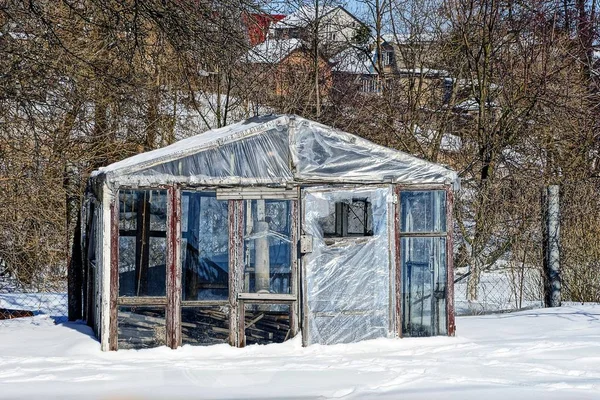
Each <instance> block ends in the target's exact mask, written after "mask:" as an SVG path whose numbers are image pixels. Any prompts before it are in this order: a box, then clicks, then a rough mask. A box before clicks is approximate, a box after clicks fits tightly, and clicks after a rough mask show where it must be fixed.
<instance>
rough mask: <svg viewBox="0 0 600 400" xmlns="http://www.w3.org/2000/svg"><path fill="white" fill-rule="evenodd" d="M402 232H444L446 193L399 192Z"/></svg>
mask: <svg viewBox="0 0 600 400" xmlns="http://www.w3.org/2000/svg"><path fill="white" fill-rule="evenodd" d="M400 200H401V211H402V232H445V231H446V192H445V191H443V190H427V191H403V192H400Z"/></svg>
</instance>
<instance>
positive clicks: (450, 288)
mask: <svg viewBox="0 0 600 400" xmlns="http://www.w3.org/2000/svg"><path fill="white" fill-rule="evenodd" d="M453 208H454V194H453V192H452V187H451V186H448V188H447V189H446V233H447V236H446V270H447V273H448V275H447V276H448V277H447V279H446V320H447V324H448V336H454V334H455V333H456V321H455V317H454V239H453V232H454V220H453V218H452V209H453Z"/></svg>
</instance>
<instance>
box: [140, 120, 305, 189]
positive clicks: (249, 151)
mask: <svg viewBox="0 0 600 400" xmlns="http://www.w3.org/2000/svg"><path fill="white" fill-rule="evenodd" d="M289 160H290V155H289V146H288V136H287V131H286V130H283V131H279V130H277V129H271V130H268V131H266V132H263V133H262V134H260V135H255V136H251V137H248V138H245V139H243V140H238V141H235V142H232V143H227V144H223V145H221V146H218V147H214V148H212V149H209V150H204V151H201V152H199V153H195V154H192V155H189V156H187V157H184V158H180V159H178V160H174V161H170V162H167V163H164V164H159V165H156V166H154V167H151V168H148V169H146V170H142V171H140V172H138V173H137V175H141V176H145V177H154V178H155V179H153V180H154V181H161V182H190V183H203V182H214V181H215V180H216V181H217V182H218V181H220V180H222V181H223V182H224V183H235V182H242V181H243V180H250V181H252V180H253V178H258V182H261V181H267V182H270V181H273V182H286V181H291V180H292V179H293V175H292V172H291V170H290V165H289V164H290V162H289Z"/></svg>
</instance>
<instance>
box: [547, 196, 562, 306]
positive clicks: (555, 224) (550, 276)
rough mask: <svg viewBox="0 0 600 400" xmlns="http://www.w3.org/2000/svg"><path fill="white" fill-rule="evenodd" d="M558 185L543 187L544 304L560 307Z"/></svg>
mask: <svg viewBox="0 0 600 400" xmlns="http://www.w3.org/2000/svg"><path fill="white" fill-rule="evenodd" d="M559 192H560V190H559V186H558V185H549V186H548V187H547V188H544V193H543V194H544V196H543V197H544V199H543V201H544V207H543V210H544V271H545V279H546V282H545V289H546V290H545V292H546V293H545V299H544V301H545V305H546V307H560V299H561V295H560V290H561V281H560V196H559Z"/></svg>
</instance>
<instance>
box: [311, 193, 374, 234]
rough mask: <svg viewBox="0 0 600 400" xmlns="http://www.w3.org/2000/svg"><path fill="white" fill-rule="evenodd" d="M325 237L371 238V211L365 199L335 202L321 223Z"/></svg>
mask: <svg viewBox="0 0 600 400" xmlns="http://www.w3.org/2000/svg"><path fill="white" fill-rule="evenodd" d="M322 227H323V234H324V236H325V237H353V236H373V211H372V208H371V202H369V201H368V200H367V199H352V202H343V201H340V202H336V203H335V209H334V210H331V212H330V214H329V216H328V217H327V218H326V219H325V220H324V221H323V224H322Z"/></svg>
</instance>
